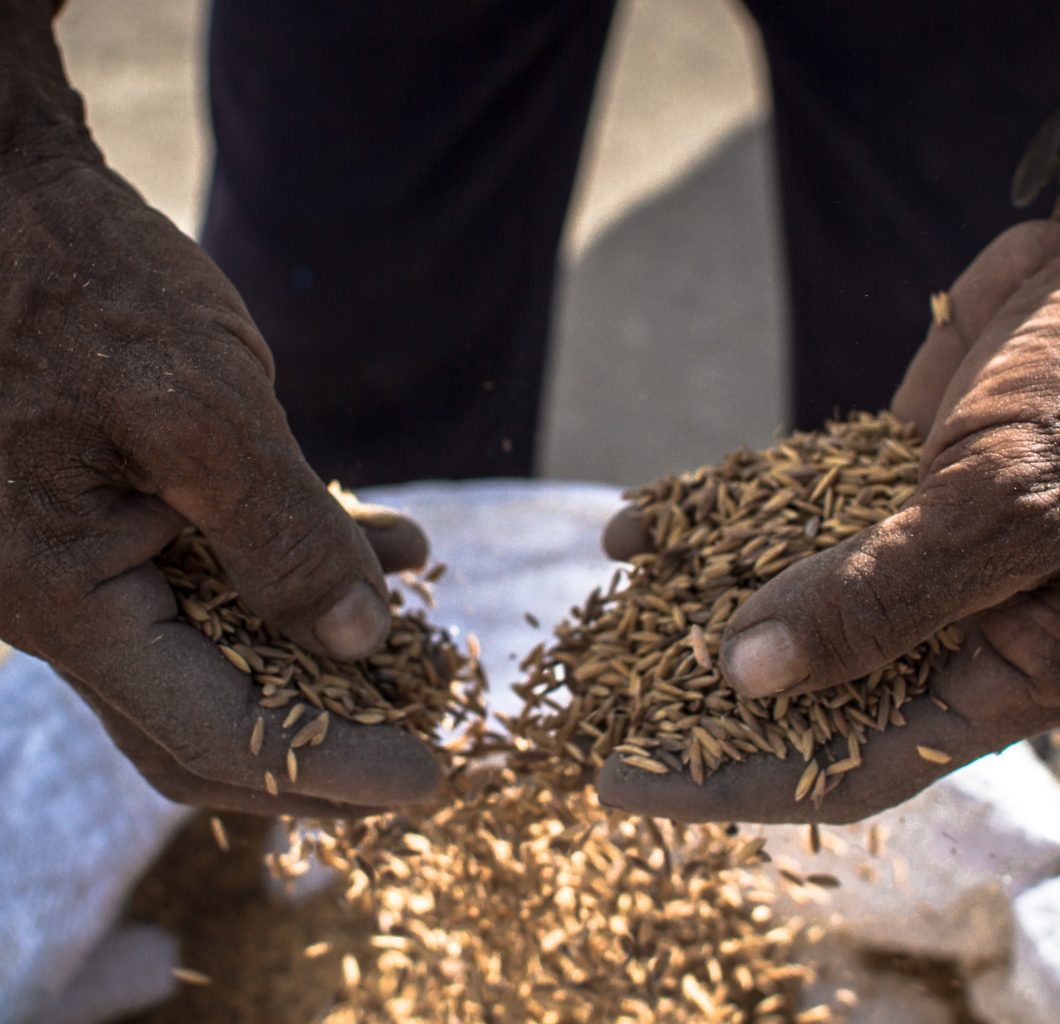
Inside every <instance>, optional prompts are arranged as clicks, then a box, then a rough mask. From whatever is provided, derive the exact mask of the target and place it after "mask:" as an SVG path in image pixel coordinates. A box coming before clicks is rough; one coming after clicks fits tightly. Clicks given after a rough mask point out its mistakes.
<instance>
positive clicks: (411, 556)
mask: <svg viewBox="0 0 1060 1024" xmlns="http://www.w3.org/2000/svg"><path fill="white" fill-rule="evenodd" d="M347 512H348V514H349V515H350V518H351V519H353V521H354V522H355V523H356V524H357V525H358V526H359V527H360V528H361V530H362V532H363V533H364V536H365V538H366V539H367V540H368V543H369V544H370V545H371V546H372V550H373V551H374V552H375V556H376V558H378V559H379V564H380V565H381V566H382V568H383V572H387V573H389V572H403V571H405V570H410V569H422V568H423V567H424V566H425V565H426V564H427V557H428V555H429V554H430V545H429V543H428V541H427V536H426V534H425V533H424V532H423V529H422V528H421V527H420V525H419V523H417V522H416V521H415V520H413V519H409V518H408V516H403V515H401V513H399V512H395V511H394V510H393V509H389V508H386V507H385V506H383V505H365V504H360V503H358V504H356V505H353V506H348V507H347Z"/></svg>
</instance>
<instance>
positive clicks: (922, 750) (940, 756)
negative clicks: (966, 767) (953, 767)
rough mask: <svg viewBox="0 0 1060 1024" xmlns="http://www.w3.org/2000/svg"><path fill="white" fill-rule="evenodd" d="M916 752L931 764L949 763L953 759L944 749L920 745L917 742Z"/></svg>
mask: <svg viewBox="0 0 1060 1024" xmlns="http://www.w3.org/2000/svg"><path fill="white" fill-rule="evenodd" d="M916 752H917V753H918V754H919V755H920V756H921V757H922V758H923V759H924V760H925V761H930V762H931V763H932V764H949V763H950V762H951V761H952V760H953V758H952V757H950V755H949V754H947V753H946V752H945V751H943V750H936V749H935V748H934V747H922V746H920V745H919V744H918V745H917V748H916Z"/></svg>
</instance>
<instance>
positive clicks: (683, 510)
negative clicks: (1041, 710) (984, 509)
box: [517, 413, 962, 805]
mask: <svg viewBox="0 0 1060 1024" xmlns="http://www.w3.org/2000/svg"><path fill="white" fill-rule="evenodd" d="M919 455H920V446H919V442H918V441H917V438H916V436H915V431H914V428H913V427H912V426H911V425H908V424H904V423H902V422H900V421H899V420H897V419H896V418H895V417H893V416H891V415H890V414H888V413H881V414H880V415H879V416H871V415H869V414H867V413H855V414H853V415H852V416H851V417H850V418H849V419H848V420H846V421H841V422H832V423H828V424H827V425H826V427H825V429H824V430H822V431H819V432H799V433H796V434H793V435H791V436H790V437H787V438H785V439H783V440H782V441H780V442H778V443H777V444H776V445H774V446H773V447H772V448H768V449H765V450H763V451H751V450H748V449H741V450H740V451H737V452H734V453H732V454H731V455H729V456H728V457H727V458H726V459H725V460H724V461H723V462H722V463H721V464H720V465H718V466H705V467H702V468H700V469H698V470H695V471H693V472H690V473H685V474H682V475H680V476H668V477H664V478H662V479H660V480H657V481H655V482H654V483H651V484H648V485H646V486H644V487H640V488H637V489H635V490H633V491H630V492H628V493H627V495H626V497H627V499H628V500H629V501H630V502H631V504H632V505H633V506H634V507H635V509H636V510H637V512H638V514H639V515H640V517H641V518H642V520H643V522H644V523H645V525H646V528H647V531H648V534H649V535H650V538H651V542H652V546H653V550H652V551H650V552H646V553H643V554H638V555H635V556H633V558H631V559H630V563H631V564H630V568H629V569H628V570H626V571H619V572H617V573H616V574H615V576H614V577H613V578H612V580H611V582H610V585H609V586H608V587H606V588H598V589H597V590H595V591H593V593H592V594H590V595H589V597H588V599H587V600H586V602H585V603H584V605H582V606H581V607H580V608H576V609H574V614H573V615H572V617H571V619H569V620H568V621H566V622H563V623H561V624H560V625H559V626H558V627H557V628H556V630H555V636H554V640H553V642H552V643H551V645H544V644H542V645H539V646H538V647H536V648H535V649H534V650H533V651H532V652H531V653H530V655H529V656H528V657H527V658H526V660H525V661H524V662H523V668H524V670H525V672H526V679H525V682H524V683H522V684H521V686H520V688H519V692H520V694H521V696H522V697H523V700H524V708H523V711H522V713H521V719H520V721H519V722H518V725H517V731H518V732H519V733H520V734H521V735H524V736H525V737H526V738H527V741H528V742H532V743H534V744H536V745H537V746H539V747H540V748H542V749H543V750H550V751H552V752H554V753H555V755H556V756H567V755H566V754H564V750H565V748H566V744H569V743H570V742H571V738H572V737H574V736H583V737H584V736H593V737H594V740H593V743H592V748H591V757H590V761H591V763H592V764H594V765H598V764H602V763H603V760H604V759H606V758H607V757H608V756H609V755H610V754H612V753H617V754H618V755H619V756H620V757H621V758H622V759H623V760H624V761H625V762H626V763H627V764H628V765H630V766H631V767H633V768H638V769H640V770H642V771H647V772H653V773H655V774H660V775H662V774H664V773H665V774H670V773H677V772H687V773H688V774H689V775H690V776H691V777H692V778H693V779H694V780H695V781H696V782H697V783H704V782H706V781H707V780H708V779H709V777H710V775H711V773H712V772H713V771H715V770H716V769H718V768H719V767H721V765H723V764H725V763H726V762H730V761H747V760H750V759H752V758H756V757H776V758H782V759H785V758H790V757H795V758H798V759H799V760H802V761H805V762H806V768H805V769H804V770H803V771H802V773H801V776H800V778H799V780H798V783H797V787H796V792H795V798H796V799H797V800H806V799H809V800H812V801H813V802H814V803H815V804H818V805H820V804H821V803H822V802H823V801H824V800H826V799H827V796H828V794H829V793H831V792H832V791H833V790H834V789H835V788H837V787H838V786H840V785H842V784H843V782H844V780H845V779H847V778H848V777H849V776H850V775H852V774H853V773H855V772H857V771H858V770H860V769H861V767H862V749H863V747H864V745H865V744H866V743H869V742H872V737H873V736H875V735H876V734H877V733H880V732H882V731H883V730H885V729H889V728H895V727H901V726H902V725H904V724H905V715H904V713H903V709H905V708H906V707H907V706H908V705H909V704H911V702H913V701H920V700H929V699H934V700H935V702H936V704H937V705H938V706H939V707H945V704H944V702H942V701H941V700H939V699H938V698H936V697H934V695H932V694H931V674H932V671H933V670H934V668H935V667H936V666H938V665H940V664H941V663H942V662H943V661H944V660H945V658H946V656H947V654H948V653H949V652H950V651H953V650H956V649H958V648H959V647H960V644H961V640H962V637H961V634H960V630H959V629H958V628H957V627H956V626H953V625H951V626H946V627H945V628H943V629H940V630H938V631H937V632H936V633H934V634H933V635H931V636H929V637H928V638H926V639H925V640H924V642H923V643H920V644H918V645H917V646H916V647H914V648H913V649H912V650H910V651H907V652H906V653H905V654H904V655H902V656H901V657H899V658H897V659H896V660H895V661H893V662H891V663H890V664H888V665H885V666H883V667H881V668H879V669H877V670H876V671H874V672H872V673H871V674H870V675H868V676H866V677H864V678H863V679H860V680H857V681H855V682H853V683H848V684H843V685H842V686H837V687H833V688H831V689H829V690H824V691H819V692H816V693H812V694H800V695H797V696H791V697H788V696H781V697H773V698H756V699H749V698H748V699H745V698H743V697H741V696H739V695H738V694H737V693H736V692H735V691H734V690H733V689H732V688H731V687H730V686H729V684H728V682H727V681H726V679H725V677H724V674H723V673H722V671H721V667H720V664H719V660H718V657H717V652H718V649H719V647H720V644H721V638H722V634H723V632H724V630H725V626H726V624H727V622H728V621H729V619H730V618H731V617H732V615H733V613H734V612H735V611H736V610H737V609H738V608H739V607H740V606H741V605H742V604H743V603H744V602H745V601H746V600H747V598H748V597H750V596H751V594H753V593H754V592H755V590H757V589H758V588H759V587H761V586H762V585H763V584H764V583H766V582H767V581H768V580H769V579H771V578H772V577H773V576H775V575H776V574H777V573H779V572H781V571H782V570H783V569H785V568H786V567H787V566H789V565H791V564H792V563H793V562H795V561H798V560H799V559H802V558H806V557H808V556H810V555H813V554H815V553H817V552H819V551H824V550H827V549H828V548H830V547H832V546H834V545H835V544H837V543H840V542H841V541H843V540H845V539H846V538H847V537H851V536H853V535H854V534H856V533H858V532H859V531H860V530H862V529H864V528H865V527H866V526H869V525H872V524H875V523H878V522H880V521H882V520H883V519H886V518H887V517H888V516H890V515H892V514H894V513H895V512H897V511H898V510H899V509H900V508H901V507H902V505H903V504H904V503H905V502H907V501H908V500H909V499H910V497H912V495H913V494H914V492H915V490H916V485H917V473H918V461H919ZM675 612H679V614H675ZM568 759H570V758H568ZM939 763H942V762H939Z"/></svg>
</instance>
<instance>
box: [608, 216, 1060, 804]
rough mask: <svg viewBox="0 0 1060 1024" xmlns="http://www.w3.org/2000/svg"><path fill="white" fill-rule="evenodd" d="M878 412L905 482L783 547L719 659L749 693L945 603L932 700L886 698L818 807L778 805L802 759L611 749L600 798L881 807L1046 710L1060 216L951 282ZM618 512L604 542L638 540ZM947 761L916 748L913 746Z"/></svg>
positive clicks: (1051, 656) (1055, 703) (1004, 242)
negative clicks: (894, 441)
mask: <svg viewBox="0 0 1060 1024" xmlns="http://www.w3.org/2000/svg"><path fill="white" fill-rule="evenodd" d="M950 297H951V302H952V308H953V315H954V318H953V321H952V322H951V323H949V324H945V325H939V324H936V325H935V326H933V327H932V329H931V331H930V333H929V334H928V337H927V339H926V341H925V342H924V344H923V346H922V347H921V349H920V350H919V352H918V353H917V355H916V357H915V358H914V360H913V362H912V364H911V365H910V367H909V370H908V372H907V373H906V376H905V379H904V380H903V382H902V385H901V387H900V388H899V389H898V391H897V393H896V394H895V397H894V401H893V404H892V409H893V411H894V412H895V413H896V414H897V415H898V416H900V417H902V418H904V419H909V420H913V421H915V422H916V423H917V425H918V428H919V429H920V431H921V434H922V436H924V437H925V438H926V441H925V445H924V452H923V458H922V462H921V483H920V487H919V490H918V492H917V494H916V495H915V496H914V497H913V499H912V500H911V501H910V502H909V504H908V505H907V506H906V507H905V508H904V509H903V510H902V511H901V512H900V513H898V514H897V515H895V516H892V517H891V518H890V519H888V520H886V521H885V522H883V523H880V524H879V525H877V526H875V527H872V528H870V529H867V530H865V531H863V532H862V533H859V534H857V535H856V536H854V537H851V538H850V539H849V540H848V541H846V542H844V543H842V544H839V545H837V546H836V547H834V548H831V549H829V550H827V551H825V552H822V553H820V554H817V555H814V556H813V557H811V558H808V559H805V560H804V561H802V562H799V563H796V564H795V565H792V566H791V567H789V568H788V569H786V570H785V571H783V572H782V573H780V575H778V576H777V577H775V578H774V579H773V580H771V581H770V582H769V583H768V584H766V585H765V586H764V587H762V589H761V590H759V591H758V592H756V593H755V594H754V595H753V596H752V597H751V598H749V599H748V601H747V602H746V603H745V604H744V605H743V606H742V607H741V608H740V610H739V611H738V612H737V613H736V614H735V615H734V616H733V618H732V620H731V622H730V623H729V626H728V628H727V630H726V633H725V636H724V637H723V643H722V649H721V666H722V671H723V672H724V673H725V675H726V677H727V678H728V679H729V681H730V682H731V683H732V684H733V686H734V687H735V688H736V689H738V690H740V691H742V692H743V693H745V694H747V695H748V696H763V695H767V694H780V693H783V692H785V691H789V692H794V691H796V690H798V691H802V692H806V691H812V690H818V689H822V688H825V687H828V686H833V685H835V684H838V683H841V682H843V681H847V680H854V679H858V678H861V677H862V676H864V675H866V674H867V673H869V672H871V671H872V670H874V669H875V668H878V667H879V666H880V665H883V664H885V663H887V662H888V661H891V660H892V659H893V658H895V657H896V656H898V655H899V654H901V653H902V652H904V651H906V650H908V649H910V648H912V647H914V646H915V645H916V644H917V643H919V642H920V641H921V640H923V639H924V638H926V637H927V636H929V635H930V634H931V633H932V632H934V631H935V630H936V629H937V628H939V627H941V626H943V625H945V624H947V623H949V622H953V621H957V620H960V621H961V627H962V629H963V631H964V633H965V636H966V640H965V643H964V646H963V648H962V649H961V651H960V652H959V653H958V654H957V655H955V656H954V657H952V658H951V659H950V660H949V662H948V663H947V664H946V666H945V668H944V669H943V670H941V671H940V672H938V673H937V674H936V675H934V676H933V677H932V680H933V681H932V689H933V692H934V693H935V694H937V695H938V696H939V697H941V698H942V699H943V701H945V702H946V703H947V704H948V705H949V707H950V710H949V711H943V710H941V709H940V708H938V707H937V706H936V705H934V704H933V703H931V702H930V701H920V702H917V703H916V704H911V705H907V706H906V708H903V713H905V714H906V717H907V719H908V723H909V724H908V725H906V726H904V727H901V728H892V729H889V730H887V731H885V732H884V733H882V734H880V735H873V736H872V739H871V742H870V743H869V744H868V746H867V747H866V748H865V749H864V751H863V765H862V767H861V768H859V769H858V770H856V771H854V772H850V773H849V774H848V775H847V777H846V779H845V780H844V782H843V785H841V786H840V787H839V788H838V789H837V790H836V791H835V792H834V793H832V794H830V795H829V796H828V797H826V798H825V800H824V802H823V804H822V806H821V807H820V808H815V807H814V806H813V804H812V802H810V801H804V802H802V803H798V804H796V803H795V802H794V800H793V792H794V788H795V783H796V781H797V780H798V777H799V775H800V774H801V772H802V769H803V764H802V762H801V761H800V760H799V759H798V758H793V759H789V760H787V761H780V760H778V759H776V758H769V757H762V758H757V759H754V760H752V761H748V762H745V763H743V764H728V765H725V766H723V767H722V768H721V769H720V770H719V771H717V772H716V773H714V774H713V775H711V776H710V777H709V778H708V779H707V780H706V783H705V784H704V785H703V786H697V785H696V784H695V783H693V782H692V781H691V779H689V778H682V777H672V776H665V777H658V776H650V775H646V774H645V773H643V772H638V771H636V770H634V769H630V768H628V767H627V766H625V765H623V764H622V763H621V762H620V761H619V760H618V759H617V758H615V757H612V759H611V760H609V761H608V763H607V764H606V765H605V766H604V768H603V770H602V772H601V776H600V780H599V787H600V793H601V798H602V799H603V800H604V801H605V803H608V804H613V805H617V806H620V807H625V808H627V809H630V810H634V811H640V812H645V813H651V814H655V815H663V816H670V815H672V816H673V817H677V818H683V819H689V820H732V819H737V820H745V821H822V822H844V821H852V820H857V819H859V818H863V817H866V816H867V815H869V814H872V813H874V812H876V811H879V810H882V809H883V808H886V807H890V806H893V805H894V804H897V803H899V802H901V801H902V800H905V799H906V798H908V797H909V796H912V795H913V794H914V793H916V792H918V791H919V790H921V789H923V788H924V787H925V786H927V785H929V784H930V783H931V782H932V781H934V780H935V779H936V778H938V777H940V776H941V775H943V774H945V773H946V772H949V771H952V770H953V769H955V768H957V767H959V766H960V765H963V764H966V763H968V762H969V761H972V760H974V759H975V758H977V757H980V756H981V755H983V754H985V753H988V752H991V751H997V750H1000V749H1002V748H1003V747H1005V746H1007V745H1009V744H1011V743H1013V742H1015V741H1017V740H1019V739H1021V738H1024V737H1027V736H1032V735H1036V734H1037V733H1040V732H1042V731H1044V730H1046V729H1049V728H1052V727H1053V726H1055V725H1057V724H1060V586H1058V585H1057V574H1058V572H1060V428H1058V423H1060V223H1057V222H1055V221H1036V222H1028V223H1025V224H1021V225H1019V226H1018V227H1016V228H1013V229H1012V230H1010V231H1008V232H1006V233H1005V234H1003V235H1001V236H1000V237H999V238H997V239H996V240H995V241H994V242H993V243H992V244H991V245H990V246H988V247H987V248H986V249H985V250H984V251H983V253H982V254H980V256H979V257H978V258H977V259H976V261H975V262H974V263H973V264H972V265H971V266H970V267H969V268H968V269H967V270H966V271H965V272H964V273H963V274H962V275H961V277H960V278H959V279H958V281H957V282H956V283H955V284H954V286H953V288H952V289H951V292H950ZM645 543H646V542H645V538H644V533H643V531H642V530H641V528H640V526H639V524H638V523H637V522H636V520H635V518H634V517H632V515H631V514H630V513H629V512H628V511H626V512H623V513H620V514H619V516H618V517H616V519H615V520H613V521H612V523H611V524H610V525H609V527H608V530H607V532H606V534H605V546H606V548H607V550H608V553H609V554H611V555H612V556H613V557H616V558H624V557H629V555H630V554H632V553H633V552H635V551H636V550H638V549H640V550H643V549H644V546H645ZM918 745H923V746H927V747H932V748H935V749H939V750H942V751H944V752H946V753H947V754H949V755H950V756H951V758H952V761H951V762H950V763H949V764H947V765H939V764H935V763H932V762H929V761H925V760H924V759H922V758H921V757H920V756H919V755H918V753H917V749H916V748H917V746H918Z"/></svg>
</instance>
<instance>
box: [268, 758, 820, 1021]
mask: <svg viewBox="0 0 1060 1024" xmlns="http://www.w3.org/2000/svg"><path fill="white" fill-rule="evenodd" d="M762 843H763V840H760V839H756V840H748V839H746V838H741V837H738V836H737V835H736V829H735V828H729V829H725V828H722V827H720V826H713V825H710V826H703V827H695V828H690V827H678V826H673V825H664V826H660V825H657V824H656V823H654V822H652V821H651V820H647V819H646V820H642V821H637V820H634V819H629V818H624V817H622V816H617V815H608V814H607V813H606V812H605V811H603V810H602V809H601V807H600V806H599V803H598V802H597V800H596V798H595V795H594V794H593V793H592V791H591V790H590V789H588V788H585V787H582V788H579V789H577V790H570V791H568V790H564V789H560V790H559V791H556V790H554V789H552V788H551V787H550V786H549V784H548V778H547V776H540V775H532V776H526V775H519V774H517V773H516V772H514V771H512V770H511V769H496V770H493V771H489V770H479V771H472V772H470V773H466V774H461V775H460V776H458V777H457V778H456V779H454V781H453V786H452V790H451V792H450V793H449V794H448V797H447V799H446V801H445V802H444V803H443V804H442V805H440V806H439V807H438V808H437V809H435V810H434V811H433V812H432V813H430V814H428V815H425V816H411V817H406V816H395V817H390V818H383V819H374V820H371V821H367V822H362V823H359V824H351V825H342V824H338V823H337V824H336V825H335V826H333V827H332V828H330V829H329V830H325V831H324V832H311V833H308V834H306V833H302V832H298V831H297V830H296V831H294V832H293V845H292V849H291V850H290V851H289V852H288V854H287V855H286V857H285V864H286V866H287V867H288V868H291V867H295V866H296V865H297V864H298V863H299V862H302V860H303V858H306V857H308V855H309V854H310V853H311V852H312V853H313V854H315V856H317V857H318V858H319V859H320V860H322V861H323V862H324V863H327V864H330V865H331V866H333V867H334V868H336V869H337V870H338V871H339V872H340V874H341V876H342V877H343V878H344V879H345V880H346V884H347V886H348V888H347V891H346V899H347V900H348V902H349V903H350V906H351V909H353V910H354V911H355V912H357V913H358V914H360V915H368V916H369V917H372V918H374V921H375V930H374V934H373V935H372V937H371V939H370V940H369V950H368V951H363V950H362V952H361V954H360V956H357V955H356V954H354V953H353V952H350V951H349V950H351V949H352V946H353V943H352V942H348V943H346V944H345V945H346V950H345V951H343V950H341V949H340V950H338V951H336V950H335V943H334V942H329V943H327V944H326V948H325V946H322V947H319V948H317V949H314V950H312V951H311V952H312V953H313V954H314V955H321V954H323V953H324V952H328V953H335V952H339V953H341V954H342V958H341V973H342V979H343V983H344V985H345V987H346V993H345V994H344V996H343V997H341V998H340V999H339V1000H338V1002H337V1005H336V1006H335V1007H334V1008H333V1009H332V1011H331V1013H330V1014H329V1015H327V1016H325V1017H323V1020H324V1021H326V1022H328V1024H345V1022H353V1021H361V1022H369V1021H370V1022H373V1024H374V1022H384V1021H385V1022H393V1024H397V1022H403V1024H404V1022H422V1024H436V1022H439V1021H454V1022H455V1021H459V1022H461V1024H485V1022H493V1021H531V1020H532V1021H536V1022H541V1024H596V1022H599V1021H614V1022H617V1024H654V1022H656V1021H659V1022H661V1021H666V1022H668V1024H669V1022H674V1024H685V1022H688V1024H692V1022H698V1024H706V1022H709V1024H813V1022H822V1021H831V1020H833V1016H832V1012H831V1009H830V1008H829V1007H828V1006H826V1005H818V1006H815V1007H811V1008H807V1009H802V1010H800V1009H799V1005H800V998H801V996H802V992H803V990H804V987H805V984H806V983H807V982H808V981H809V980H811V979H812V977H813V972H812V970H811V969H809V968H808V967H805V966H799V965H794V964H792V963H790V960H791V958H792V945H793V943H794V942H795V940H796V938H797V937H798V936H799V933H800V931H801V930H802V923H801V922H800V921H798V920H792V919H786V920H785V919H780V918H777V917H775V916H774V913H773V909H772V906H771V904H772V902H773V891H772V889H771V887H770V886H769V885H768V884H766V882H765V881H764V880H763V878H762V877H761V875H760V874H759V873H758V872H757V871H755V870H754V868H755V866H756V865H757V864H758V863H760V862H761V860H762V859H763V854H762Z"/></svg>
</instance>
